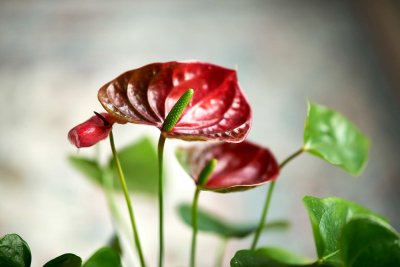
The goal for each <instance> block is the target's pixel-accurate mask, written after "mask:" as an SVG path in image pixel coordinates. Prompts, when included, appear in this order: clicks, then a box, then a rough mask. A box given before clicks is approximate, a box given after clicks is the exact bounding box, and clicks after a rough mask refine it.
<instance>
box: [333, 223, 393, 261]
mask: <svg viewBox="0 0 400 267" xmlns="http://www.w3.org/2000/svg"><path fill="white" fill-rule="evenodd" d="M340 243H341V255H342V259H343V263H344V266H349V267H364V266H368V267H380V266H400V237H399V234H398V233H397V232H396V230H394V229H393V228H392V227H391V226H390V225H388V224H387V223H386V222H384V221H382V220H380V219H379V218H376V217H373V216H361V217H355V218H353V219H351V220H350V221H349V222H348V223H347V224H346V225H345V226H344V227H343V231H342V234H341V242H340Z"/></svg>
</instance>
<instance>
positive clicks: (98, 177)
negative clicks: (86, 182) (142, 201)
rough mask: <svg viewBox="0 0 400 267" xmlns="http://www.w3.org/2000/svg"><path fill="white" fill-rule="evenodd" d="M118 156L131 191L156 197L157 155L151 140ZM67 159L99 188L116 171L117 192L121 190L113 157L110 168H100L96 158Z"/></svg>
mask: <svg viewBox="0 0 400 267" xmlns="http://www.w3.org/2000/svg"><path fill="white" fill-rule="evenodd" d="M118 157H119V160H120V162H121V165H122V168H123V171H124V174H125V179H126V183H127V185H128V189H129V191H131V192H136V193H143V194H147V195H150V196H155V195H156V194H157V188H158V176H157V155H156V152H155V149H154V147H153V145H152V143H151V141H150V140H149V139H148V138H146V137H145V138H142V139H140V140H139V141H137V142H135V143H133V144H131V145H128V146H127V147H125V148H122V149H120V150H119V151H118ZM68 160H69V162H70V163H71V165H72V166H73V167H75V169H77V170H78V171H79V172H80V173H82V174H83V175H84V176H86V177H87V178H89V179H90V180H92V181H94V182H95V183H97V184H98V185H100V186H105V185H104V179H105V177H106V176H107V175H110V173H112V172H114V174H115V175H114V179H115V181H114V185H115V189H116V190H118V191H122V188H121V186H120V183H119V180H118V179H117V177H118V176H117V171H116V169H115V164H114V161H113V159H112V158H110V159H109V163H108V166H107V167H104V166H101V165H100V164H99V162H98V161H97V160H95V159H90V158H87V157H83V156H76V155H70V156H69V157H68ZM110 169H111V171H110Z"/></svg>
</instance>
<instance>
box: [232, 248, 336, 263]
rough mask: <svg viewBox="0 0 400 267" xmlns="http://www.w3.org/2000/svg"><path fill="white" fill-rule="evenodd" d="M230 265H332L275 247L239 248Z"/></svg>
mask: <svg viewBox="0 0 400 267" xmlns="http://www.w3.org/2000/svg"><path fill="white" fill-rule="evenodd" d="M230 265H231V267H250V266H251V267H334V265H331V264H328V263H320V262H318V261H316V262H312V261H310V260H309V259H306V258H303V257H301V256H298V255H296V254H293V253H291V252H289V251H286V250H284V249H280V248H275V247H265V248H259V249H257V250H240V251H238V252H236V254H235V256H234V257H233V258H232V260H231V263H230Z"/></svg>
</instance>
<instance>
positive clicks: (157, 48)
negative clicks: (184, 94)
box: [0, 1, 400, 266]
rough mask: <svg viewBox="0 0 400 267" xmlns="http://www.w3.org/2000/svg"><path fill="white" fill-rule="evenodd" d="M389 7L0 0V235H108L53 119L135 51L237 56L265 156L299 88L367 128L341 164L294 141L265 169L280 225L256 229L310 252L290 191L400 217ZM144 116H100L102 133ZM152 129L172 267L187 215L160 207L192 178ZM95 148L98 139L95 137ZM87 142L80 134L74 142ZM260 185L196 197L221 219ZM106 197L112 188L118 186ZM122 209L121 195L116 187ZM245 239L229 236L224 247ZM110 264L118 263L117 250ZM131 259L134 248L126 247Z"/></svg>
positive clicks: (51, 239)
mask: <svg viewBox="0 0 400 267" xmlns="http://www.w3.org/2000/svg"><path fill="white" fill-rule="evenodd" d="M399 18H400V7H399V3H398V2H397V1H376V2H373V1H363V2H361V1H360V2H357V1H356V2H353V1H202V2H200V1H198V2H194V1H125V2H121V1H64V2H61V1H1V2H0V92H1V97H0V125H1V131H0V140H1V141H0V236H2V235H4V234H6V233H11V232H15V233H18V234H20V235H21V236H22V237H23V238H24V239H25V240H26V241H27V242H28V243H29V244H30V247H31V250H32V253H33V265H32V266H41V265H42V264H44V263H45V262H46V261H47V260H50V259H51V258H54V257H56V256H58V255H60V254H63V253H66V252H73V253H76V254H78V255H80V256H81V257H83V258H84V259H86V258H87V257H88V256H89V255H91V253H92V252H93V251H94V250H96V249H97V248H99V247H100V246H102V245H103V244H104V243H105V242H106V241H107V240H108V239H109V237H110V236H111V234H112V227H111V221H110V219H109V213H108V210H107V206H106V203H105V200H104V196H103V193H102V191H101V190H100V189H99V188H98V187H95V186H93V184H91V183H90V182H89V181H87V180H86V179H84V178H83V177H82V176H81V175H80V174H79V173H77V172H76V171H75V170H73V169H72V168H71V166H69V164H68V162H67V161H66V156H67V155H68V154H71V153H76V149H74V147H72V146H71V145H70V144H69V143H68V141H67V138H66V136H67V132H68V131H69V129H70V128H72V127H73V126H74V125H76V124H78V123H80V122H82V121H83V120H86V119H87V118H88V117H89V116H91V114H92V111H93V110H98V111H99V110H102V108H101V106H100V104H99V103H98V101H97V97H96V95H97V90H98V89H99V88H100V86H101V85H103V84H104V83H106V82H108V81H109V80H111V79H113V78H114V77H115V76H117V75H119V74H120V73H122V72H124V71H126V70H129V69H133V68H137V67H140V66H142V65H145V64H147V63H151V62H158V61H160V62H162V61H169V60H186V59H198V60H202V61H209V62H212V63H215V64H219V65H223V66H225V67H230V68H236V69H237V70H238V76H239V81H240V83H241V85H242V88H243V90H244V91H245V93H246V95H247V97H248V99H249V101H250V103H251V105H252V107H253V112H254V117H253V127H252V130H251V133H250V135H249V138H250V139H251V140H253V141H255V142H257V143H259V144H262V145H264V146H267V147H269V148H270V149H271V150H272V151H273V152H274V153H275V155H276V157H277V158H278V160H279V161H281V160H283V159H284V158H285V157H287V156H288V155H289V154H290V153H292V152H294V151H295V150H297V149H298V148H299V147H300V146H301V144H302V131H303V124H304V118H305V115H306V101H307V99H310V100H312V101H315V102H317V103H320V104H324V105H327V106H329V107H332V108H334V109H336V110H338V111H340V112H341V113H343V114H345V115H346V116H348V117H349V118H351V120H352V121H354V122H355V124H357V125H358V126H359V127H360V128H361V129H362V130H363V131H364V132H365V133H366V134H367V135H368V136H369V137H370V139H371V140H372V148H371V152H370V160H369V164H368V166H367V168H366V169H365V172H364V173H363V174H362V175H361V176H360V177H357V178H353V177H350V176H349V175H347V174H346V173H345V172H344V171H342V170H340V169H338V168H334V167H332V166H329V165H328V164H326V163H325V162H323V161H321V160H319V159H318V158H315V157H313V156H309V155H302V156H301V157H300V158H298V159H297V160H295V161H294V162H293V163H291V164H290V165H288V166H287V168H285V169H284V170H283V172H282V174H281V176H280V177H279V182H278V183H277V188H276V194H275V195H274V197H273V200H272V206H271V210H270V218H288V219H289V220H290V221H291V222H292V227H291V229H290V230H289V231H287V232H279V233H270V234H266V235H265V236H263V238H262V239H261V241H260V245H277V246H285V247H286V248H288V249H290V250H292V251H294V252H297V253H301V254H304V255H306V256H309V257H315V252H314V251H315V250H314V244H313V241H312V240H313V239H312V233H311V227H310V224H309V222H308V218H307V214H306V211H305V208H304V207H303V205H302V202H301V200H302V197H303V196H304V195H314V196H319V197H327V196H332V195H336V196H340V197H343V198H347V199H350V200H354V201H358V202H360V203H361V204H363V205H365V206H366V207H368V208H370V209H373V210H375V211H377V212H379V213H381V214H383V215H384V216H386V217H388V218H389V219H390V220H391V222H392V223H393V225H394V226H395V227H396V228H397V230H399V229H400V216H399V215H400V212H399V207H398V205H399V204H398V203H400V202H399V200H400V196H399V191H400V190H399V178H400V165H399V158H400V157H399V154H400V153H399V149H400V141H399V133H400V123H399V122H400V118H399V100H400V78H399V77H400V75H399V73H400V65H399V64H400V56H399V55H400V34H399V31H398V29H399V28H400V20H399ZM143 133H146V134H150V135H151V136H153V138H155V137H156V136H157V134H158V131H157V130H156V129H153V128H149V127H142V126H136V125H130V126H129V127H116V128H115V135H116V138H117V144H118V146H122V145H123V144H126V143H128V142H130V141H131V140H132V139H133V138H136V137H138V136H140V135H141V134H143ZM179 143H180V142H179V141H168V144H167V151H166V153H167V156H166V158H167V161H168V163H167V164H169V166H168V168H169V177H168V180H169V183H168V187H167V192H166V195H167V196H166V213H167V216H166V217H167V218H166V219H167V222H166V223H167V225H168V226H167V228H168V230H167V232H168V233H167V237H166V242H167V244H166V248H167V250H166V257H167V266H186V265H187V262H188V254H189V247H190V246H189V242H190V238H191V232H190V229H188V228H187V227H186V226H185V225H184V224H182V223H181V222H180V221H179V220H178V219H177V217H176V213H175V206H176V205H177V204H178V203H180V202H181V201H191V198H192V194H193V191H194V186H193V183H192V182H191V181H190V179H189V178H188V177H187V176H186V175H185V174H184V173H183V172H182V171H181V170H180V167H179V166H177V164H176V162H175V161H174V160H173V155H172V152H173V151H172V150H173V147H174V145H176V144H179ZM102 147H104V149H102V152H103V153H104V154H107V153H108V151H109V150H108V147H107V142H103V144H102ZM92 152H93V151H90V150H84V149H82V150H81V151H79V153H81V154H85V153H87V154H90V153H92ZM266 190H267V187H266V186H263V187H260V188H258V189H256V190H252V191H248V192H245V193H235V194H230V195H219V194H213V193H204V194H202V196H201V199H200V205H201V206H203V207H206V208H208V209H210V210H213V211H215V212H217V213H219V214H220V216H223V217H225V218H230V219H232V220H236V221H243V222H246V221H256V220H258V218H259V214H260V212H261V208H262V204H263V202H264V198H265V195H266ZM120 200H122V199H120ZM133 201H134V207H135V212H136V216H137V220H138V226H139V230H140V232H141V238H142V242H143V243H144V250H145V256H146V257H147V258H148V261H149V263H150V266H155V264H156V262H157V246H158V245H157V242H158V241H157V231H158V230H157V221H158V219H157V205H156V204H157V203H156V201H155V200H154V199H150V198H148V197H144V196H140V195H135V196H133ZM120 208H121V210H122V211H124V212H125V204H124V202H122V201H120ZM250 240H251V239H245V240H241V241H233V242H230V243H229V245H228V249H227V251H226V259H225V265H226V266H228V263H229V260H230V258H231V257H232V256H233V254H234V252H235V251H236V250H238V249H240V248H247V247H248V246H249V243H250ZM198 242H199V245H198V246H199V247H198V248H199V250H198V253H199V255H201V256H199V257H198V266H212V263H213V261H214V257H215V255H214V253H215V251H216V248H217V246H218V244H219V240H218V239H217V238H216V237H214V236H212V235H208V234H205V235H201V236H200V237H199V239H198ZM125 261H126V263H127V264H126V266H132V265H133V264H132V263H131V262H132V259H131V257H129V255H128V256H127V257H126V259H125ZM133 262H135V260H133Z"/></svg>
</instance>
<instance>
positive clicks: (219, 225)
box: [178, 204, 289, 238]
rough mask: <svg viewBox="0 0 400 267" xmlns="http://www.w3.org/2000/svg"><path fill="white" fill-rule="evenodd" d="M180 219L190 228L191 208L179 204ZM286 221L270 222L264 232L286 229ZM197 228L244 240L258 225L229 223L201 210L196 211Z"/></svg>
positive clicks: (187, 205)
mask: <svg viewBox="0 0 400 267" xmlns="http://www.w3.org/2000/svg"><path fill="white" fill-rule="evenodd" d="M178 212H179V216H180V218H181V219H182V220H183V221H184V222H185V223H186V224H187V225H188V226H192V207H191V205H190V204H181V205H179V207H178ZM288 226H289V224H288V222H286V221H271V222H270V223H267V224H266V225H265V230H282V229H286V228H288ZM197 227H198V230H199V231H202V232H210V233H214V234H217V235H219V236H222V237H225V238H244V237H246V236H248V235H250V234H252V233H254V232H255V231H256V230H257V227H258V224H257V223H252V224H249V223H247V224H244V223H231V222H227V221H226V220H224V219H221V218H219V217H218V216H216V215H213V214H211V213H210V212H207V211H205V210H203V209H201V208H198V209H197Z"/></svg>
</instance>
